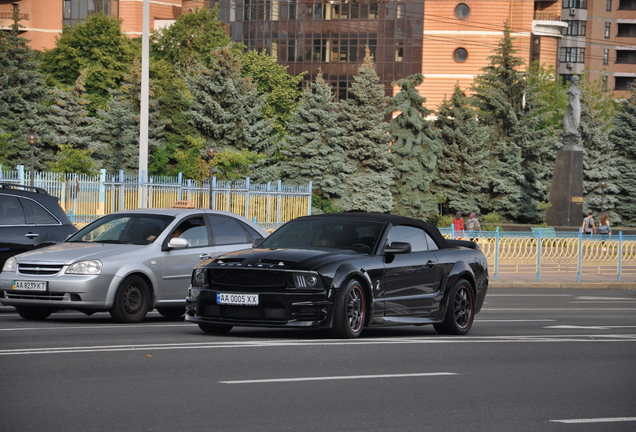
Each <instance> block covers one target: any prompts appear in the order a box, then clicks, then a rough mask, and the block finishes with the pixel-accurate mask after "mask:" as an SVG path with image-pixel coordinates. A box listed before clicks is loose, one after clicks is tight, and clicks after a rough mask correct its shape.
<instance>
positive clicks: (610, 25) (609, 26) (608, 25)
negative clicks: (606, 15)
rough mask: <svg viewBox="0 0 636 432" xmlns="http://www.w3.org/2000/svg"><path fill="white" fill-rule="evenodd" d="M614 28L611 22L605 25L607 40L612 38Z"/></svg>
mask: <svg viewBox="0 0 636 432" xmlns="http://www.w3.org/2000/svg"><path fill="white" fill-rule="evenodd" d="M611 28H612V23H611V22H606V23H605V39H609V37H610V29H611Z"/></svg>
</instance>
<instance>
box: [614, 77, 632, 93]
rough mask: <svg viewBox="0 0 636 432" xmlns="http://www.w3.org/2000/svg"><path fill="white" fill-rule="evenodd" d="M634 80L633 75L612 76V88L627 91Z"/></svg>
mask: <svg viewBox="0 0 636 432" xmlns="http://www.w3.org/2000/svg"><path fill="white" fill-rule="evenodd" d="M633 82H634V77H614V90H625V91H629V89H630V88H631V86H632V83H633Z"/></svg>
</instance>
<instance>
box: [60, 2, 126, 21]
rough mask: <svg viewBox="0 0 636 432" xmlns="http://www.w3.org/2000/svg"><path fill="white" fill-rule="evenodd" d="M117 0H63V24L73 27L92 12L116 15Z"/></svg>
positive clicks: (117, 9)
mask: <svg viewBox="0 0 636 432" xmlns="http://www.w3.org/2000/svg"><path fill="white" fill-rule="evenodd" d="M118 11H119V0H64V24H66V25H69V26H71V27H73V26H74V25H75V24H77V23H82V22H84V21H86V18H88V17H89V16H90V15H92V14H94V13H100V12H101V13H103V14H105V15H110V16H114V17H116V16H118Z"/></svg>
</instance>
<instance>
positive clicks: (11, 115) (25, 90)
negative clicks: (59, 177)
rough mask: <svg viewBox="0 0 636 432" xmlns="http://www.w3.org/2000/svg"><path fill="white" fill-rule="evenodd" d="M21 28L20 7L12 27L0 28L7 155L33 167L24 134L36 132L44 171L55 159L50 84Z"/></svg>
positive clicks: (0, 120)
mask: <svg viewBox="0 0 636 432" xmlns="http://www.w3.org/2000/svg"><path fill="white" fill-rule="evenodd" d="M21 28H24V27H23V26H22V25H21V24H20V8H19V6H16V7H15V8H14V10H13V23H12V24H11V26H10V30H9V31H0V134H3V135H4V136H7V138H6V145H5V146H3V147H4V148H3V152H4V154H3V157H4V158H5V160H6V161H8V162H9V163H10V164H11V165H13V166H15V165H26V166H30V154H31V149H30V146H29V145H28V144H27V143H26V141H25V138H24V137H25V136H26V134H27V133H28V132H31V131H32V132H36V133H37V134H38V135H39V136H40V143H39V144H38V146H37V147H36V149H35V152H36V156H37V157H36V158H35V163H36V169H39V170H42V169H45V167H46V165H45V163H46V162H47V161H50V160H52V158H53V148H52V147H51V146H50V145H49V144H48V137H47V128H46V123H45V121H44V117H45V115H46V109H45V107H44V105H43V104H45V103H46V100H47V91H46V83H45V77H44V75H42V74H41V73H40V72H38V67H39V63H38V60H37V52H36V51H35V50H33V49H31V48H30V46H29V40H28V39H25V38H23V37H21V36H20V35H19V33H20V29H21Z"/></svg>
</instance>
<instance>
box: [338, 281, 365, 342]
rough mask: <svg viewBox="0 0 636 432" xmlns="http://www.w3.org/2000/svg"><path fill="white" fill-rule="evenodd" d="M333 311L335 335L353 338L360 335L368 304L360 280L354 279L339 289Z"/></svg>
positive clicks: (342, 337)
mask: <svg viewBox="0 0 636 432" xmlns="http://www.w3.org/2000/svg"><path fill="white" fill-rule="evenodd" d="M333 313H334V315H333V326H332V328H331V333H332V335H333V336H334V337H337V338H340V339H353V338H357V337H358V336H360V334H361V333H362V329H363V328H364V322H365V319H366V317H367V305H366V303H365V295H364V289H363V288H362V285H361V284H360V282H359V281H357V280H355V279H353V280H351V281H350V282H349V283H348V284H347V286H346V287H344V288H341V289H340V290H339V292H338V294H337V295H336V300H335V302H334V312H333Z"/></svg>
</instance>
